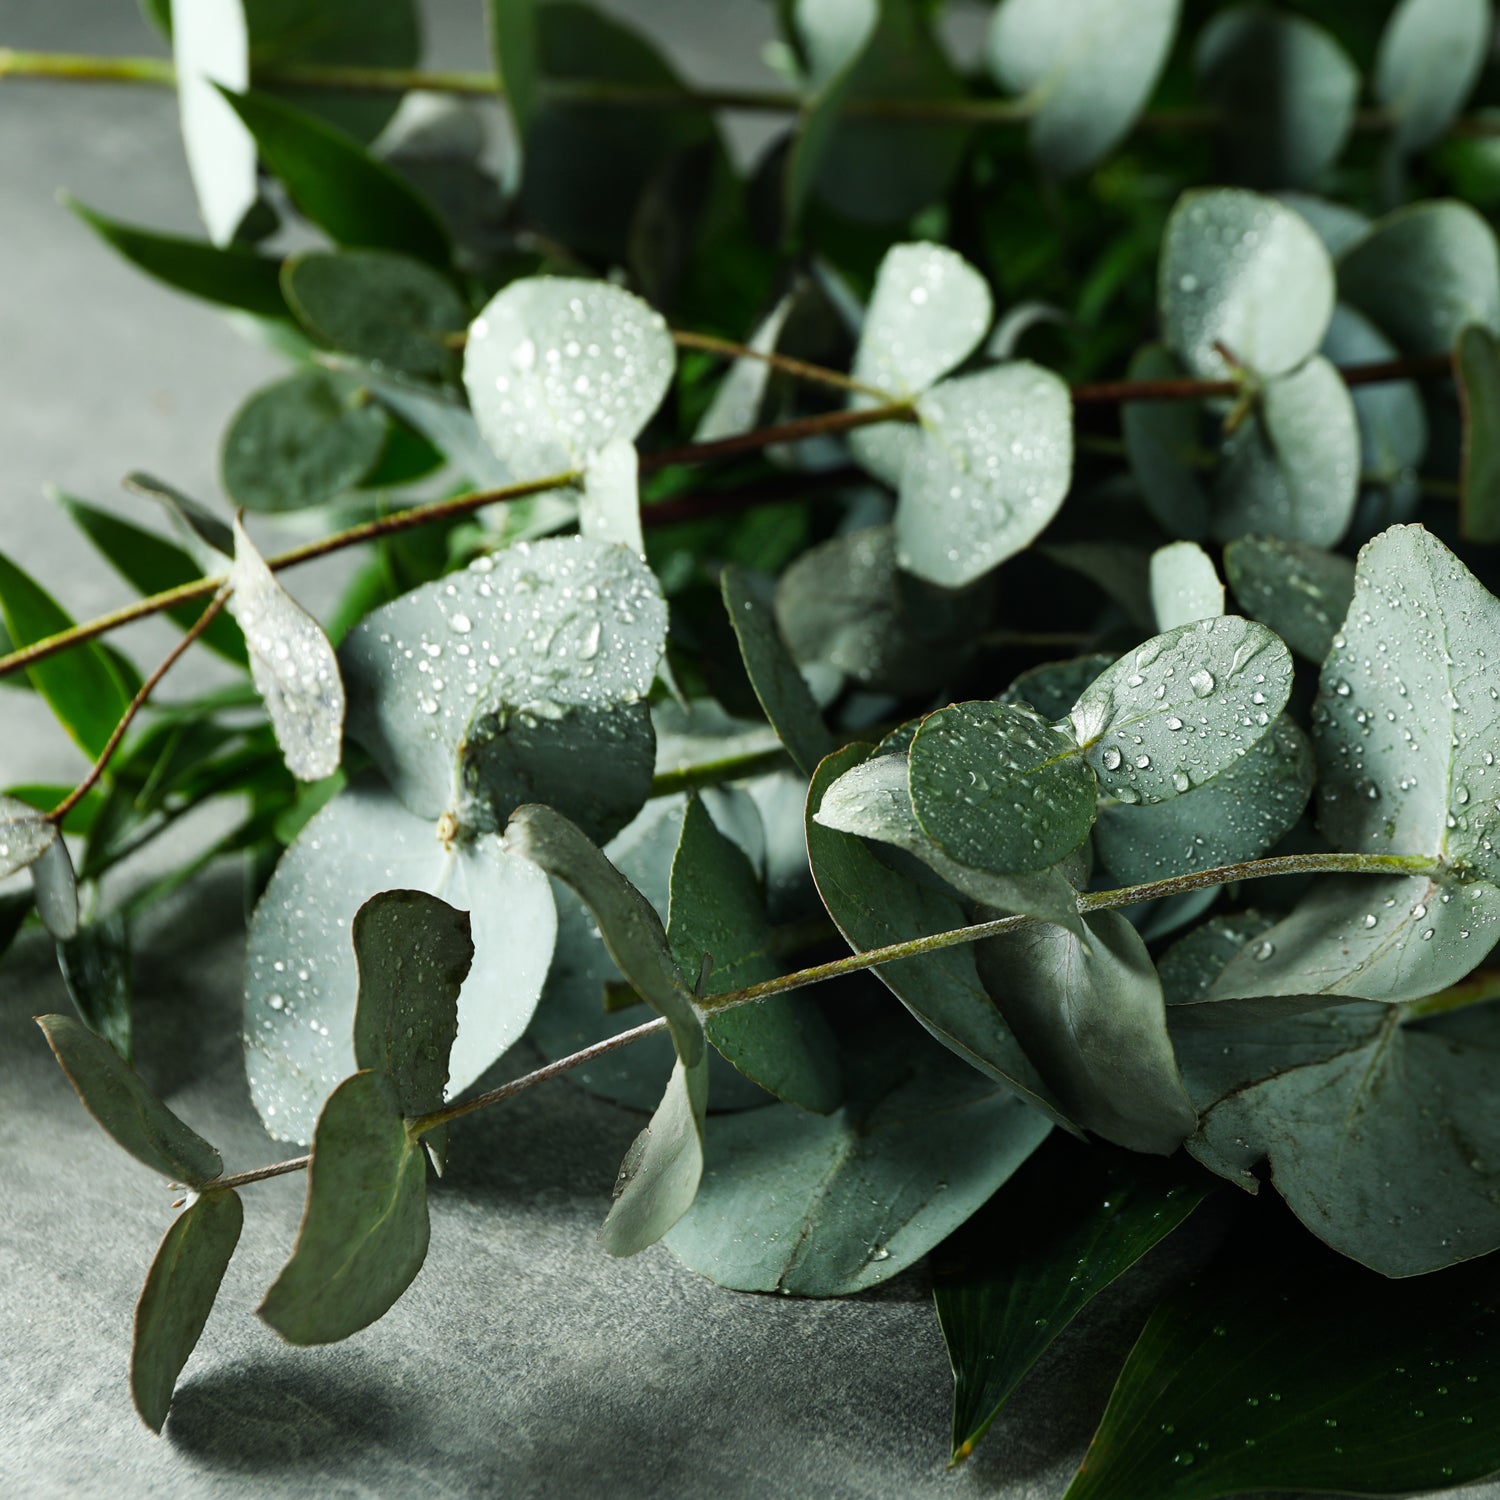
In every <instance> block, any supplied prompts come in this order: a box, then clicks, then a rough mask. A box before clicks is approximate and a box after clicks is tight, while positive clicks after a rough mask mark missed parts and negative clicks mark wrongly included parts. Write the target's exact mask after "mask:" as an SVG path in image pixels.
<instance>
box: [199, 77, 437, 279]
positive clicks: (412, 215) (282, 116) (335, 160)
mask: <svg viewBox="0 0 1500 1500" xmlns="http://www.w3.org/2000/svg"><path fill="white" fill-rule="evenodd" d="M222 92H223V94H224V97H225V98H226V99H228V101H229V103H230V104H231V105H232V106H233V107H234V110H235V112H236V113H237V114H238V115H239V117H240V119H241V120H243V121H244V122H245V125H246V126H247V127H248V129H249V130H250V133H251V134H252V135H253V136H254V137H255V143H256V146H257V147H258V148H259V150H260V154H261V158H262V159H263V160H264V162H265V164H266V166H267V167H269V168H270V170H271V171H272V172H273V173H274V174H275V175H276V176H277V177H279V178H280V179H281V181H282V183H283V184H284V185H285V187H286V190H287V192H288V193H290V194H291V197H292V201H293V202H294V203H295V204H296V205H297V207H298V209H299V210H300V211H301V212H302V213H304V214H305V215H306V216H307V217H308V218H309V219H311V220H312V222H313V223H314V224H316V225H317V226H318V227H319V228H320V229H323V230H326V231H327V233H328V234H329V235H330V236H332V238H333V239H334V240H335V241H337V242H338V243H339V244H340V245H347V246H350V247H358V248H366V249H372V250H397V251H400V252H402V253H404V254H407V255H414V256H416V257H417V258H418V259H419V260H427V261H431V262H432V263H433V264H435V265H439V266H445V265H447V263H448V257H449V244H448V231H447V230H446V229H445V228H444V227H443V224H442V222H441V220H439V219H438V217H437V215H436V213H435V212H434V211H433V209H432V207H431V206H430V205H429V204H428V202H427V200H426V199H425V198H423V197H422V195H421V194H420V193H418V192H417V190H416V189H415V188H413V187H411V186H410V185H409V184H408V183H407V182H406V181H405V180H404V179H403V178H402V177H400V176H399V175H398V174H397V173H396V172H394V171H392V169H391V168H390V167H388V166H386V165H385V163H384V162H382V161H379V160H378V159H377V158H376V157H374V156H372V155H371V154H370V153H369V152H367V151H366V150H365V149H364V148H363V147H362V146H361V145H360V144H359V142H358V141H357V140H355V139H354V137H353V136H349V135H345V134H344V132H343V131H341V130H336V129H335V128H334V127H333V126H331V125H325V124H324V123H323V122H322V121H321V120H319V119H317V118H316V117H314V116H312V115H309V114H307V113H305V112H304V111H302V110H300V109H297V108H296V107H295V106H293V105H290V104H287V103H286V102H284V101H283V100H280V99H276V98H273V97H271V96H270V95H269V94H263V93H259V92H257V91H255V90H251V91H249V92H247V93H243V94H236V93H233V92H232V91H230V90H228V89H225V90H223V91H222Z"/></svg>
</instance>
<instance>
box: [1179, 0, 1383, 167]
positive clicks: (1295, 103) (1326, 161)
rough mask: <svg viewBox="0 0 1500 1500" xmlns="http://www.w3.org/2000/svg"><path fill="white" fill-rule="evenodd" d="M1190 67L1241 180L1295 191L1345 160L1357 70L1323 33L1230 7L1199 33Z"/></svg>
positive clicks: (1294, 19) (1289, 18)
mask: <svg viewBox="0 0 1500 1500" xmlns="http://www.w3.org/2000/svg"><path fill="white" fill-rule="evenodd" d="M1194 65H1195V67H1196V70H1197V73H1198V81H1199V84H1200V85H1201V88H1202V92H1203V95H1204V97H1205V98H1207V99H1209V100H1211V101H1212V103H1213V105H1214V107H1215V108H1216V109H1218V110H1220V111H1221V112H1222V113H1223V116H1224V119H1225V129H1226V130H1227V132H1228V134H1229V138H1230V142H1231V144H1232V146H1233V150H1234V157H1235V164H1236V166H1237V167H1238V168H1239V172H1240V175H1241V176H1243V177H1244V178H1245V179H1246V180H1247V181H1249V182H1252V183H1254V184H1256V185H1257V186H1263V187H1300V186H1302V185H1304V184H1307V183H1311V182H1315V181H1316V180H1317V179H1318V178H1320V177H1321V176H1322V175H1323V173H1324V172H1325V171H1326V170H1327V169H1328V168H1329V167H1331V166H1333V164H1334V163H1335V162H1336V161H1338V159H1339V157H1340V156H1341V155H1342V154H1343V150H1344V146H1345V144H1346V143H1347V142H1348V139H1349V134H1350V132H1351V131H1352V130H1353V128H1354V113H1355V107H1356V105H1357V104H1358V103H1359V89H1360V78H1359V70H1358V69H1357V68H1356V67H1355V66H1354V64H1353V63H1352V62H1351V61H1350V59H1349V55H1348V53H1346V52H1345V51H1344V49H1343V48H1342V47H1341V46H1339V44H1338V42H1337V41H1336V40H1335V39H1334V38H1333V37H1332V36H1331V35H1330V34H1329V33H1328V32H1327V31H1325V30H1324V29H1323V27H1321V26H1318V25H1316V24H1315V23H1314V22H1312V21H1309V20H1307V19H1306V18H1305V17H1302V16H1296V15H1284V14H1279V13H1277V12H1274V11H1269V10H1265V9H1263V8H1262V7H1261V6H1259V5H1236V6H1232V7H1230V9H1228V10H1225V11H1220V12H1219V13H1218V14H1217V15H1215V16H1214V17H1213V19H1212V20H1211V21H1210V22H1209V24H1208V25H1207V26H1206V27H1205V28H1204V29H1203V31H1202V32H1201V33H1200V35H1199V37H1198V46H1197V50H1196V52H1195V54H1194Z"/></svg>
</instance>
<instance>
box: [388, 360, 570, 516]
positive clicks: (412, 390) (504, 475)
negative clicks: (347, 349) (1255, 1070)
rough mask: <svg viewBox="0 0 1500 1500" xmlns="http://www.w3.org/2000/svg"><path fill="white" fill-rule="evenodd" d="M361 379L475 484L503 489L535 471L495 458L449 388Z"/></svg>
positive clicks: (545, 497)
mask: <svg viewBox="0 0 1500 1500" xmlns="http://www.w3.org/2000/svg"><path fill="white" fill-rule="evenodd" d="M362 381H363V383H364V384H365V385H366V386H367V387H368V388H369V391H370V394H371V395H373V396H374V397H375V399H376V400H377V401H379V402H380V403H381V405H382V406H385V407H386V408H388V409H389V410H390V411H391V412H393V413H394V414H395V415H396V416H398V417H400V418H401V420H402V421H403V422H405V423H406V425H407V426H408V427H410V428H412V429H413V430H414V431H416V432H418V433H420V434H421V435H422V436H423V437H424V438H426V439H427V441H428V442H429V443H431V444H432V446H433V447H434V448H436V449H437V450H438V452H439V453H441V454H442V455H443V456H444V457H445V458H446V459H447V460H448V462H449V463H450V464H452V465H453V467H454V468H455V469H457V470H458V472H459V473H460V474H462V475H464V476H465V477H466V478H467V479H469V480H470V481H471V482H472V483H473V485H474V487H475V488H476V489H499V488H500V487H501V486H502V485H506V484H511V483H513V482H515V481H517V480H520V479H531V478H535V477H536V476H535V475H531V474H517V473H515V472H514V470H512V468H511V466H510V465H509V464H507V463H503V462H502V461H501V460H500V459H499V458H497V457H496V455H495V453H494V452H493V450H492V449H491V448H490V445H489V444H488V443H487V442H485V440H484V439H483V437H481V436H480V432H479V424H478V423H477V422H476V421H475V420H474V416H473V413H471V412H470V411H469V409H468V407H467V406H464V405H463V404H462V403H461V402H460V401H458V400H457V398H455V397H453V396H450V395H448V394H447V393H446V392H445V391H441V390H438V389H436V388H435V387H429V386H424V385H419V384H418V383H417V382H415V381H408V380H398V379H395V378H392V377H377V376H362ZM537 498H538V500H539V501H540V502H544V503H545V502H548V501H551V502H553V503H557V502H558V497H557V496H556V495H541V496H538V497H537ZM566 506H567V513H568V514H569V515H571V513H572V511H573V509H574V506H573V505H572V503H571V502H566ZM514 508H515V507H510V509H514Z"/></svg>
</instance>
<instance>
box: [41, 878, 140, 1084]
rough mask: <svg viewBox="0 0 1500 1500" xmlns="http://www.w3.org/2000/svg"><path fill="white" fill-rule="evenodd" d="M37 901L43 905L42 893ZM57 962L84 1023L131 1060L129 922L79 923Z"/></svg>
mask: <svg viewBox="0 0 1500 1500" xmlns="http://www.w3.org/2000/svg"><path fill="white" fill-rule="evenodd" d="M37 904H38V906H39V907H40V905H41V901H40V899H38V903H37ZM57 964H58V967H59V968H60V969H61V970H62V977H63V983H64V984H65V985H67V987H68V994H69V995H70V996H71V997H72V1000H73V1004H74V1005H76V1006H77V1007H78V1014H79V1015H80V1016H81V1017H82V1018H83V1021H84V1024H85V1025H87V1027H88V1028H89V1030H90V1031H95V1032H98V1034H99V1035H100V1036H102V1037H103V1038H104V1040H105V1041H106V1042H108V1043H109V1044H110V1046H111V1047H113V1048H114V1049H115V1051H116V1052H118V1053H119V1054H120V1056H121V1057H123V1058H124V1059H125V1060H126V1062H129V1061H130V1049H131V1033H132V1030H133V1027H132V1016H131V978H130V942H129V938H128V936H127V933H126V928H125V923H124V922H123V921H122V920H121V919H120V918H119V917H106V918H103V919H102V920H95V921H92V922H90V923H88V925H87V926H84V927H80V928H78V929H77V931H76V932H74V934H73V936H72V937H70V938H68V939H67V940H66V941H64V942H60V943H58V945H57Z"/></svg>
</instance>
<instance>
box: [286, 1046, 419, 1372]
mask: <svg viewBox="0 0 1500 1500" xmlns="http://www.w3.org/2000/svg"><path fill="white" fill-rule="evenodd" d="M428 1234H429V1223H428V1216H427V1163H426V1158H425V1157H424V1156H423V1154H422V1148H421V1145H420V1143H419V1142H418V1141H417V1139H416V1138H415V1137H414V1136H412V1134H411V1133H410V1132H409V1131H408V1130H407V1127H406V1121H405V1120H404V1119H402V1116H401V1098H400V1095H399V1094H398V1092H397V1089H396V1085H395V1083H394V1082H392V1081H391V1080H390V1079H389V1078H386V1077H384V1076H383V1075H382V1074H380V1073H372V1072H362V1073H355V1074H354V1075H353V1076H352V1077H349V1078H346V1079H345V1080H344V1081H343V1082H342V1083H341V1084H340V1085H339V1086H338V1087H337V1088H336V1089H335V1090H334V1091H333V1093H332V1094H331V1095H329V1098H328V1102H327V1104H325V1105H324V1106H323V1110H322V1113H321V1114H319V1116H318V1128H317V1130H316V1132H315V1133H314V1135H313V1143H312V1161H311V1162H310V1164H309V1165H308V1169H307V1202H306V1205H305V1206H304V1208H303V1210H302V1223H301V1225H300V1226H299V1227H298V1230H297V1243H296V1245H295V1247H294V1248H293V1250H292V1254H291V1258H290V1259H289V1260H288V1261H287V1263H286V1264H285V1265H284V1266H283V1267H282V1268H281V1273H280V1275H278V1276H277V1278H276V1280H275V1281H274V1282H273V1283H272V1285H271V1287H270V1290H269V1291H267V1293H266V1295H265V1298H264V1300H263V1301H262V1302H261V1305H260V1307H259V1308H258V1309H257V1311H258V1312H259V1313H260V1315H261V1317H262V1318H264V1319H265V1320H266V1322H267V1323H269V1324H270V1325H271V1327H272V1328H274V1329H275V1330H276V1331H277V1333H279V1334H280V1335H281V1336H282V1338H284V1339H285V1340H286V1341H287V1342H288V1343H290V1344H332V1343H336V1342H337V1341H338V1340H340V1339H346V1338H348V1337H349V1335H350V1334H352V1333H358V1332H359V1330H360V1329H361V1328H365V1327H368V1326H369V1325H370V1324H371V1323H373V1322H375V1320H376V1319H377V1318H381V1317H384V1316H385V1314H386V1313H387V1312H389V1311H390V1309H391V1306H392V1305H393V1304H394V1303H395V1302H396V1301H397V1299H398V1298H399V1297H400V1296H401V1294H402V1293H403V1292H404V1291H405V1290H406V1289H407V1287H408V1286H410V1285H411V1283H412V1281H413V1280H414V1279H415V1277H416V1274H417V1272H418V1271H420V1270H421V1269H422V1262H423V1261H424V1260H425V1259H426V1258H427V1240H428Z"/></svg>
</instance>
